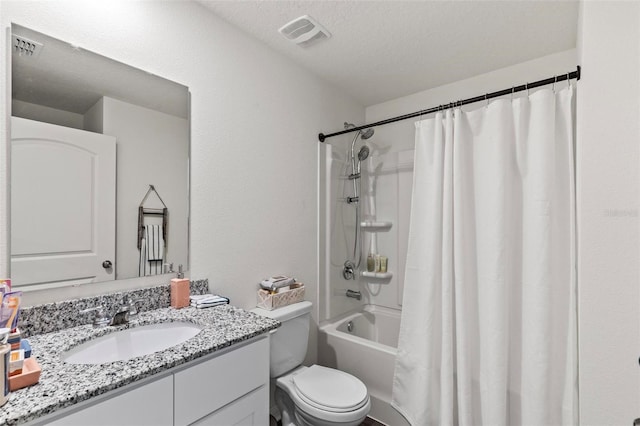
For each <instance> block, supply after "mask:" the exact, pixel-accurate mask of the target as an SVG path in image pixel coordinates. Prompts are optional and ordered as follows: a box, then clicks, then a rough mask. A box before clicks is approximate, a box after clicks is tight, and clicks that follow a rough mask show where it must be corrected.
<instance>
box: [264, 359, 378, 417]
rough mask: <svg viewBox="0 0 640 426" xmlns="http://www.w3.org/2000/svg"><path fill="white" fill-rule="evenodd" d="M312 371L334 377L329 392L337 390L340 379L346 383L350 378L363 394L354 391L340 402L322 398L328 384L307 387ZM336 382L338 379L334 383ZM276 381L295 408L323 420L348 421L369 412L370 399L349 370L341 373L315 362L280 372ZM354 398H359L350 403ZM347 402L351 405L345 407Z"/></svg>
mask: <svg viewBox="0 0 640 426" xmlns="http://www.w3.org/2000/svg"><path fill="white" fill-rule="evenodd" d="M314 367H319V368H314ZM310 369H311V370H312V371H311V374H310V375H307V376H306V377H305V375H304V374H305V372H306V371H307V370H310ZM327 370H329V371H327ZM334 373H337V374H334ZM316 374H322V375H326V377H329V378H331V379H332V380H333V379H336V380H337V382H333V383H334V385H333V386H335V387H332V388H331V391H330V393H331V394H335V393H337V392H338V388H339V387H340V386H342V385H343V384H344V383H347V384H348V385H349V386H354V385H353V383H354V382H353V381H357V382H359V383H360V384H362V386H363V387H364V396H363V395H362V394H361V393H358V391H357V392H356V395H353V396H350V397H347V399H346V400H345V402H342V403H341V402H336V400H335V399H332V398H327V399H325V398H324V397H326V396H327V393H328V391H327V389H328V387H325V386H318V387H317V388H315V389H316V391H313V390H311V389H313V388H314V386H313V385H311V383H312V377H314V378H315V377H316ZM299 375H302V376H301V377H298V378H297V379H296V377H297V376H299ZM294 380H295V381H296V382H298V385H296V384H295V383H294ZM327 382H329V380H327ZM336 383H338V385H337V386H336ZM276 385H277V386H278V387H280V388H281V389H282V390H284V391H285V392H286V393H287V394H288V395H289V397H290V398H291V399H292V400H293V402H294V404H295V407H296V409H298V410H300V411H301V412H303V413H305V414H306V415H308V416H311V417H315V418H317V419H321V420H324V421H329V422H334V423H337V424H339V423H345V424H348V423H350V422H353V421H357V420H362V419H363V418H365V417H366V415H367V414H368V413H369V410H370V409H371V401H370V399H369V394H368V392H367V390H366V387H365V386H364V384H363V383H362V382H360V380H359V379H357V378H356V377H353V376H351V375H350V374H347V373H344V372H342V371H339V370H334V369H332V368H327V367H321V366H316V365H314V366H311V367H300V368H297V369H296V370H294V371H292V372H290V373H288V374H286V375H284V376H281V377H279V378H278V379H277V380H276ZM298 386H301V387H302V388H303V391H304V392H305V393H303V392H302V391H300V389H299V387H298ZM354 388H356V389H357V386H354ZM316 392H317V393H316ZM308 395H311V397H309V396H308ZM358 395H359V396H360V398H359V397H358ZM357 399H359V401H357V402H355V403H354V402H353V401H355V400H357ZM349 405H351V407H348V406H349Z"/></svg>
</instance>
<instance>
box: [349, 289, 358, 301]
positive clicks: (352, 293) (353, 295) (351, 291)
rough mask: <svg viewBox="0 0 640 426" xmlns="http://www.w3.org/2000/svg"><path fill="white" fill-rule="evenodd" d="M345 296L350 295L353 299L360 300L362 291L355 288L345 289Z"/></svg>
mask: <svg viewBox="0 0 640 426" xmlns="http://www.w3.org/2000/svg"><path fill="white" fill-rule="evenodd" d="M347 297H352V298H354V299H357V300H360V299H362V293H360V292H359V291H355V290H347Z"/></svg>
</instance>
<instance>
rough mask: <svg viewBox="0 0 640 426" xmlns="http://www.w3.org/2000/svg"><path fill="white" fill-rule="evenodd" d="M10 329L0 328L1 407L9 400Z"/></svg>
mask: <svg viewBox="0 0 640 426" xmlns="http://www.w3.org/2000/svg"><path fill="white" fill-rule="evenodd" d="M10 332H11V330H10V329H8V328H0V379H1V380H2V382H0V386H1V387H2V389H0V406H3V405H4V404H6V403H7V401H8V400H9V354H10V353H11V345H10V344H9V343H7V341H8V339H9V333H10Z"/></svg>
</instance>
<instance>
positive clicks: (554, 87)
mask: <svg viewBox="0 0 640 426" xmlns="http://www.w3.org/2000/svg"><path fill="white" fill-rule="evenodd" d="M557 81H558V76H557V75H554V76H553V85H551V90H552V91H553V93H556V82H557Z"/></svg>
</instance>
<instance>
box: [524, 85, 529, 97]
mask: <svg viewBox="0 0 640 426" xmlns="http://www.w3.org/2000/svg"><path fill="white" fill-rule="evenodd" d="M524 88H525V89H527V97H528V96H529V83H527V84H525V85H524Z"/></svg>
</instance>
